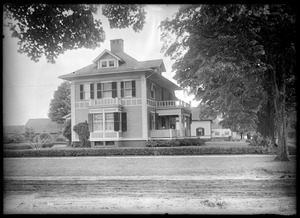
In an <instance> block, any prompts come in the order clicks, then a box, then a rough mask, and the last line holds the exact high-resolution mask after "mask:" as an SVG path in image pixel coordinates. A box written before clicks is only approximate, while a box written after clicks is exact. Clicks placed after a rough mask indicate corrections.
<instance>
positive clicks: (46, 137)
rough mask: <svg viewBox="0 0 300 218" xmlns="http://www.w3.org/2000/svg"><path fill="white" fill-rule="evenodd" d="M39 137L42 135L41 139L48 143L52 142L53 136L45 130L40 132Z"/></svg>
mask: <svg viewBox="0 0 300 218" xmlns="http://www.w3.org/2000/svg"><path fill="white" fill-rule="evenodd" d="M39 137H40V139H41V140H42V141H44V142H45V143H46V142H47V143H50V142H52V136H51V135H50V134H49V133H46V132H43V133H41V134H40V136H39Z"/></svg>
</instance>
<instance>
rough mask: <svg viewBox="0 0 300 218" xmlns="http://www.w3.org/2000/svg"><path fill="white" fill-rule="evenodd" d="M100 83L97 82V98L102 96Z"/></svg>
mask: <svg viewBox="0 0 300 218" xmlns="http://www.w3.org/2000/svg"><path fill="white" fill-rule="evenodd" d="M101 88H102V87H101V83H97V98H102V89H101Z"/></svg>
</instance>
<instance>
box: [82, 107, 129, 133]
mask: <svg viewBox="0 0 300 218" xmlns="http://www.w3.org/2000/svg"><path fill="white" fill-rule="evenodd" d="M88 123H89V131H90V132H94V131H96V132H97V131H122V132H126V131H127V116H126V112H110V113H90V114H88Z"/></svg>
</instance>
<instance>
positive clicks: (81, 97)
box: [80, 85, 83, 100]
mask: <svg viewBox="0 0 300 218" xmlns="http://www.w3.org/2000/svg"><path fill="white" fill-rule="evenodd" d="M82 99H83V85H80V100H82Z"/></svg>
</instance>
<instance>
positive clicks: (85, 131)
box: [73, 122, 90, 147]
mask: <svg viewBox="0 0 300 218" xmlns="http://www.w3.org/2000/svg"><path fill="white" fill-rule="evenodd" d="M73 130H74V131H75V132H76V133H77V135H78V137H79V141H80V144H81V147H86V145H87V144H89V141H88V139H89V138H90V132H89V125H88V123H87V122H82V123H78V124H76V125H75V126H74V127H73Z"/></svg>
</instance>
